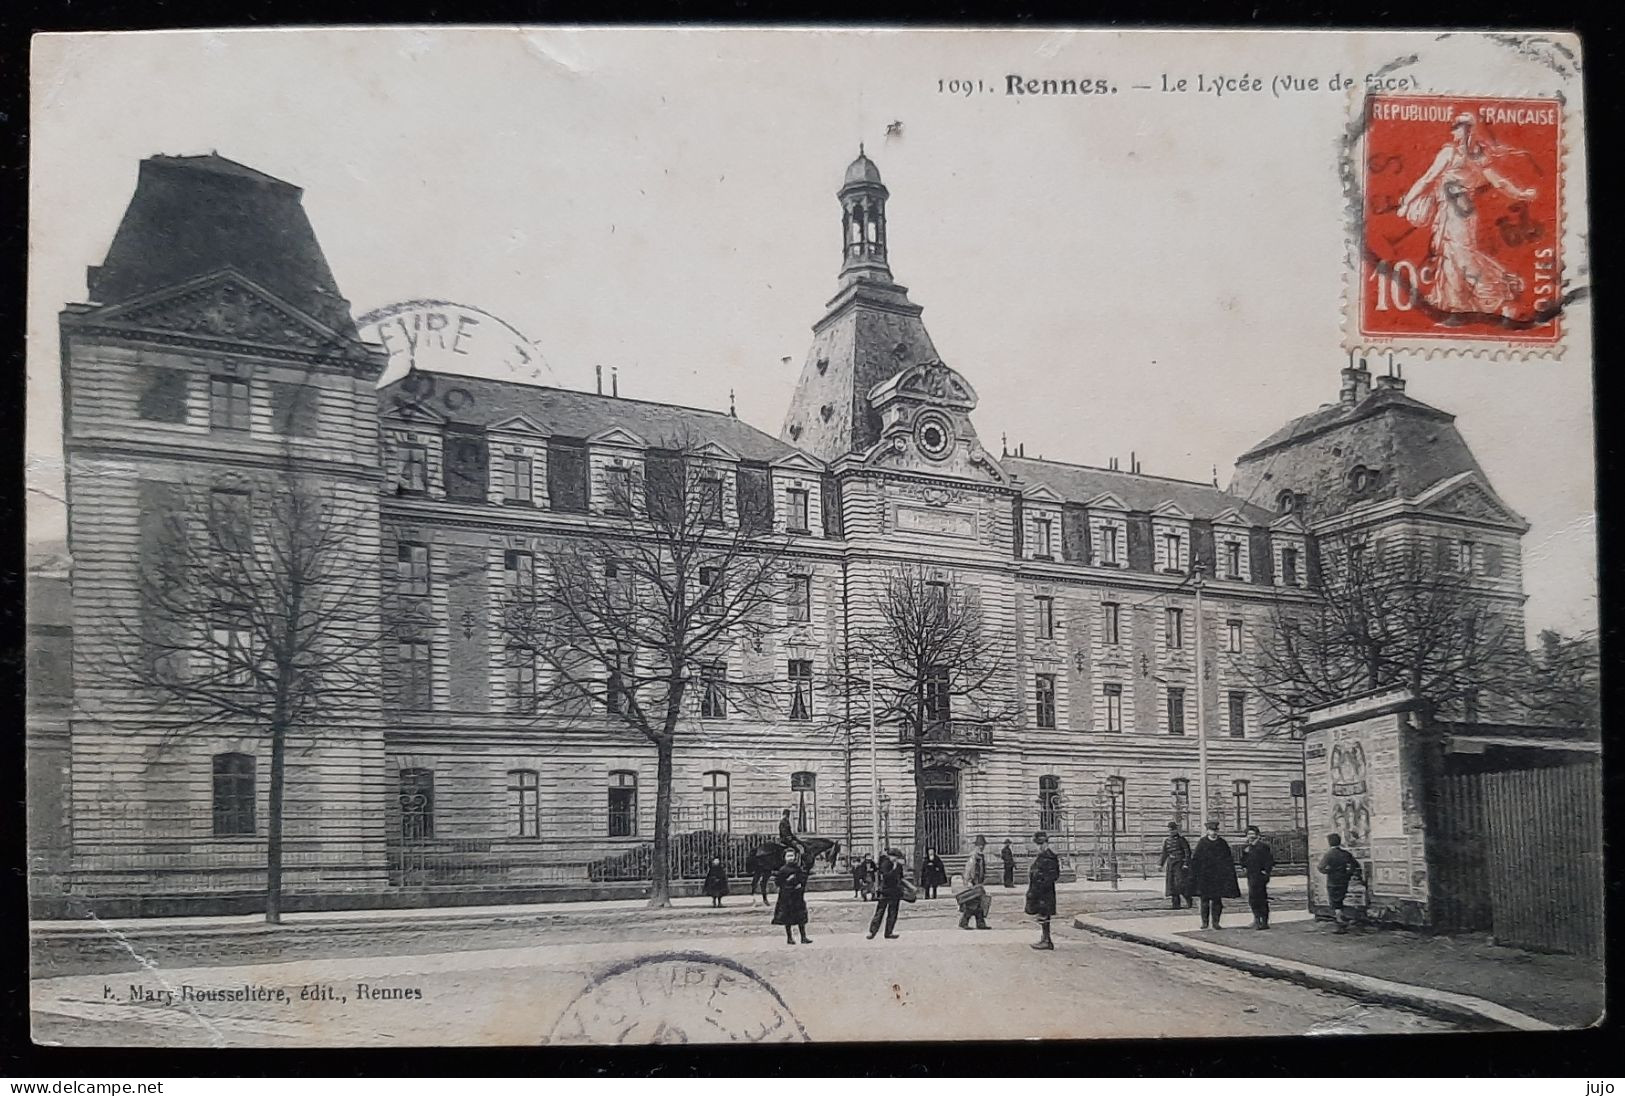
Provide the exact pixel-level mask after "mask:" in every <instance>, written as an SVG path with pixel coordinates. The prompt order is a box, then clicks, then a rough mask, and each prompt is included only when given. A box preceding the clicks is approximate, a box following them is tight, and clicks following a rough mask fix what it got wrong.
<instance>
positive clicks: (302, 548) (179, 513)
mask: <svg viewBox="0 0 1625 1096" xmlns="http://www.w3.org/2000/svg"><path fill="white" fill-rule="evenodd" d="M234 482H238V481H234ZM238 485H239V487H241V488H246V489H232V490H219V489H212V488H211V487H210V486H204V485H200V484H198V483H177V484H165V485H160V486H161V487H162V490H161V497H149V498H147V499H144V500H143V505H144V507H150V509H148V510H147V512H146V513H145V514H144V515H143V516H144V519H145V520H147V521H148V522H149V523H151V524H150V525H149V530H150V532H149V534H148V535H147V536H146V537H145V540H146V543H144V544H143V551H142V553H141V561H140V564H139V566H138V572H137V601H138V615H137V618H136V619H135V620H131V619H128V618H118V619H119V624H120V627H121V628H122V630H123V632H124V640H125V642H122V643H118V644H115V645H114V648H113V649H114V652H115V653H114V655H113V659H112V663H113V664H112V665H111V666H110V668H109V676H110V678H111V679H112V680H115V681H117V682H119V683H121V684H124V685H126V686H128V687H130V688H131V689H132V690H133V692H134V693H135V694H136V695H137V696H140V697H143V698H146V699H147V700H148V701H150V703H151V704H152V710H153V714H154V716H155V717H158V718H157V722H158V725H160V726H163V727H164V728H165V733H166V739H173V738H176V737H185V736H195V735H201V734H208V733H217V732H219V731H222V730H229V731H230V733H233V734H241V733H242V731H243V729H244V728H247V729H248V730H249V731H250V733H257V734H259V735H261V736H263V738H264V739H265V740H266V741H267V742H268V743H269V746H270V755H271V774H270V787H269V789H268V795H267V801H266V811H267V818H266V831H265V832H266V871H265V886H266V897H265V919H266V921H268V922H272V923H276V922H278V921H280V920H281V917H282V854H283V798H284V792H285V787H286V773H287V755H288V749H289V745H290V743H291V742H294V741H298V740H304V741H306V742H307V744H314V743H315V741H316V740H317V739H318V738H319V737H320V736H321V735H322V734H323V733H324V732H326V731H328V730H329V729H330V728H331V727H333V726H334V725H342V723H343V722H344V720H345V719H346V718H348V717H349V716H350V715H351V714H352V713H354V712H355V711H356V710H357V709H364V708H365V706H366V705H368V704H369V703H376V699H377V690H378V680H377V678H378V669H377V660H376V657H375V652H376V648H377V645H378V642H379V638H380V635H381V629H380V619H379V605H378V599H377V593H376V587H377V566H378V560H377V556H376V553H375V552H374V551H370V550H369V547H368V546H370V545H375V544H376V524H375V522H369V521H368V520H367V518H368V515H367V512H366V510H365V507H364V504H363V503H362V502H361V501H360V500H359V499H357V500H356V501H353V502H350V503H346V502H344V501H341V496H338V495H336V494H335V493H334V492H332V491H331V490H330V489H329V485H325V484H322V483H320V482H317V481H314V480H311V479H308V478H306V477H304V476H302V475H300V474H299V473H297V472H296V471H294V470H293V468H292V465H291V462H290V463H289V465H287V466H286V467H285V468H284V469H282V470H279V471H275V472H268V473H265V474H264V475H261V476H259V477H257V478H252V477H251V478H249V479H247V480H246V481H241V482H240V483H239V484H238ZM233 813H234V817H230V818H225V819H222V818H221V817H220V816H219V808H218V805H217V814H216V817H215V820H214V821H215V826H216V828H217V830H218V828H219V827H220V826H221V825H222V824H225V825H227V826H228V827H230V826H236V825H239V824H246V825H247V826H248V827H250V829H249V831H248V832H252V825H253V823H252V812H251V810H248V811H247V812H246V821H245V817H244V816H245V812H244V811H243V810H242V809H241V808H240V807H239V809H238V810H237V811H236V812H233Z"/></svg>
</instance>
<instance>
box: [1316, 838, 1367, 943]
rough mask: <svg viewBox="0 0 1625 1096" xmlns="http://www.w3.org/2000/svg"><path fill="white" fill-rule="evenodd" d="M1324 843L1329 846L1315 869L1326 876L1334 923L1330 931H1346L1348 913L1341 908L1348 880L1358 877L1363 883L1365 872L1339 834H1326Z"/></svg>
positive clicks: (1347, 927) (1346, 896)
mask: <svg viewBox="0 0 1625 1096" xmlns="http://www.w3.org/2000/svg"><path fill="white" fill-rule="evenodd" d="M1326 844H1327V845H1328V846H1329V847H1328V848H1327V850H1326V854H1325V855H1324V856H1322V857H1321V858H1320V866H1319V868H1318V869H1317V870H1318V871H1319V872H1320V874H1321V875H1324V876H1325V877H1326V893H1327V897H1329V898H1330V899H1331V902H1332V920H1333V922H1334V923H1335V924H1336V928H1334V929H1333V930H1332V931H1333V932H1340V933H1341V932H1347V931H1348V930H1349V925H1348V914H1347V913H1345V912H1344V910H1343V902H1344V900H1345V899H1347V898H1348V894H1349V881H1350V880H1353V879H1358V880H1360V881H1361V882H1362V883H1363V882H1365V874H1364V873H1363V872H1362V871H1361V870H1360V862H1359V861H1358V860H1356V859H1355V858H1354V854H1353V853H1351V852H1349V851H1348V850H1347V849H1345V848H1344V847H1343V838H1342V837H1341V836H1340V835H1338V834H1335V833H1329V834H1327V835H1326Z"/></svg>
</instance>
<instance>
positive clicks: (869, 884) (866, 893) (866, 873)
mask: <svg viewBox="0 0 1625 1096" xmlns="http://www.w3.org/2000/svg"><path fill="white" fill-rule="evenodd" d="M879 873H880V868H879V865H877V864H876V863H875V858H874V857H873V856H871V855H870V854H869V853H864V854H863V886H862V889H861V890H860V892H859V897H861V898H862V899H863V900H864V901H865V902H872V901H874V898H875V886H876V880H877V878H878V877H879Z"/></svg>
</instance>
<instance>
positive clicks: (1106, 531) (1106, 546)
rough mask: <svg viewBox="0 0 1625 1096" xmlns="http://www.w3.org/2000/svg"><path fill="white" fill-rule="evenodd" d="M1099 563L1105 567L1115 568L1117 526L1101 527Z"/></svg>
mask: <svg viewBox="0 0 1625 1096" xmlns="http://www.w3.org/2000/svg"><path fill="white" fill-rule="evenodd" d="M1100 562H1101V563H1104V564H1105V565H1106V566H1107V567H1116V566H1117V526H1115V525H1103V526H1101V529H1100Z"/></svg>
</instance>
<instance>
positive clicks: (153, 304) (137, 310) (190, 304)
mask: <svg viewBox="0 0 1625 1096" xmlns="http://www.w3.org/2000/svg"><path fill="white" fill-rule="evenodd" d="M97 318H98V319H99V320H100V321H102V322H111V323H118V324H128V325H130V326H132V327H139V328H143V329H146V330H157V331H173V332H176V333H178V334H184V335H202V336H206V337H209V338H216V339H225V340H229V341H232V342H244V343H255V344H259V345H264V346H279V347H289V348H293V349H298V350H314V351H326V352H329V353H338V352H342V351H344V350H346V349H348V348H349V347H350V344H351V340H349V339H347V338H345V337H343V336H341V335H339V334H338V333H337V332H334V331H332V330H330V329H328V328H326V327H324V326H322V325H321V324H319V323H318V322H316V321H315V320H313V319H311V318H309V317H308V316H305V315H303V314H302V313H300V312H298V311H297V310H295V309H294V308H292V307H291V306H288V305H284V304H282V303H281V302H280V301H278V300H277V299H276V298H275V297H273V296H272V295H271V294H270V293H268V292H266V291H265V290H263V289H260V288H259V287H258V286H256V285H254V284H253V283H252V282H250V281H248V279H246V278H244V277H242V276H241V275H239V274H237V273H236V272H234V271H226V272H223V273H221V274H217V275H212V276H210V277H209V278H206V279H203V280H202V281H200V282H195V283H192V284H191V285H188V286H185V287H182V288H178V289H176V290H173V291H168V292H164V293H162V294H160V295H157V296H154V297H149V298H146V299H144V300H139V301H132V302H130V303H129V304H125V305H118V306H115V307H113V308H109V309H107V310H105V311H104V312H102V313H101V314H100V315H99V316H98V317H97Z"/></svg>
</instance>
